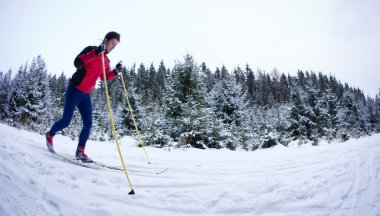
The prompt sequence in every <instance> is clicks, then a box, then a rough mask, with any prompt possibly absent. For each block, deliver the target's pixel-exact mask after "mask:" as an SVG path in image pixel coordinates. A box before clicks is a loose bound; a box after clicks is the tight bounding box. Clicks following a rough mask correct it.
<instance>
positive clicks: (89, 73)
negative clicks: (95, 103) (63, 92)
mask: <svg viewBox="0 0 380 216" xmlns="http://www.w3.org/2000/svg"><path fill="white" fill-rule="evenodd" d="M96 49H97V47H96V46H88V47H86V48H85V49H84V50H83V51H82V52H81V53H79V55H78V56H77V57H76V58H75V60H74V65H75V67H76V68H77V71H76V72H75V73H74V74H73V76H72V77H71V79H70V84H71V85H73V86H75V88H77V89H78V90H79V91H81V92H83V93H86V94H89V93H91V90H92V89H93V88H94V87H95V85H96V81H97V80H98V79H99V78H100V79H102V80H104V78H103V69H102V55H101V54H98V55H96V53H95V51H96ZM104 53H105V55H104V57H105V58H104V65H105V70H106V77H107V80H109V79H113V78H114V77H115V76H116V74H115V71H114V70H112V71H110V67H109V65H110V60H109V59H108V57H107V56H106V52H104Z"/></svg>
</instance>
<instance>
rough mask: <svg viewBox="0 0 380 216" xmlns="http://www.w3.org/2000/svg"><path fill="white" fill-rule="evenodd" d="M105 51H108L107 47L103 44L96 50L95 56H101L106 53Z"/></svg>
mask: <svg viewBox="0 0 380 216" xmlns="http://www.w3.org/2000/svg"><path fill="white" fill-rule="evenodd" d="M104 50H106V45H105V44H104V43H101V44H100V45H99V46H98V48H97V49H96V50H95V54H96V55H99V53H101V52H104Z"/></svg>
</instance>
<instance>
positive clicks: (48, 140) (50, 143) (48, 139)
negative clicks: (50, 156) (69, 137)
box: [45, 132, 55, 153]
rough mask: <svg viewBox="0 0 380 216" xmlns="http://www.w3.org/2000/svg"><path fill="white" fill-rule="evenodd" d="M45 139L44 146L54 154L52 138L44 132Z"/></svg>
mask: <svg viewBox="0 0 380 216" xmlns="http://www.w3.org/2000/svg"><path fill="white" fill-rule="evenodd" d="M45 138H46V146H47V148H48V150H49V151H50V152H52V153H55V151H54V148H53V136H52V135H50V133H49V132H46V134H45Z"/></svg>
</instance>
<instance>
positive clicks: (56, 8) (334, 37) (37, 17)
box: [0, 0, 380, 97]
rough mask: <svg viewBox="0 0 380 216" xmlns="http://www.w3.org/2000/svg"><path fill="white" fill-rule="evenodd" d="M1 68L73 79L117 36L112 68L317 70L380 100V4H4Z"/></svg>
mask: <svg viewBox="0 0 380 216" xmlns="http://www.w3.org/2000/svg"><path fill="white" fill-rule="evenodd" d="M0 2H1V3H0V29H1V33H0V41H2V44H1V45H0V47H1V48H2V52H0V71H3V72H7V71H8V70H9V69H10V68H12V70H13V72H14V73H16V72H17V70H18V68H19V67H20V65H22V64H25V63H26V62H27V61H28V62H29V63H30V62H31V60H32V58H34V57H36V56H37V55H42V57H43V58H44V60H45V62H46V64H47V66H48V71H49V72H50V73H52V74H60V73H62V72H64V73H65V74H66V76H68V77H71V75H72V74H73V73H74V71H75V68H74V65H73V61H74V58H75V56H76V55H77V54H78V53H79V52H80V51H82V50H83V48H85V47H86V46H88V45H98V44H99V43H100V42H101V39H103V37H104V35H105V34H106V33H107V32H108V31H117V32H119V33H120V34H121V43H120V44H119V45H118V46H117V47H116V48H115V50H114V51H113V52H112V53H110V54H109V58H110V60H111V65H115V64H116V63H117V62H118V61H119V60H122V61H123V62H124V64H125V65H126V66H127V67H130V66H131V65H132V64H133V63H136V64H140V63H144V64H145V65H146V66H149V65H150V64H151V63H153V64H154V65H155V66H156V68H157V66H158V64H159V62H160V61H161V60H163V61H164V63H165V65H166V66H167V67H172V66H173V65H174V64H175V61H176V60H180V61H182V60H183V56H184V55H186V54H187V53H190V54H191V55H193V56H194V58H195V60H196V62H198V63H199V64H200V63H202V62H203V61H204V62H206V65H207V66H208V67H209V68H210V69H211V70H212V71H215V68H216V67H221V66H222V65H223V64H224V65H225V66H226V67H227V69H228V70H229V71H232V70H233V69H234V68H235V67H237V66H238V65H240V66H241V67H245V65H246V64H247V63H248V64H249V65H250V66H251V67H252V68H253V69H254V70H257V69H258V68H259V69H261V70H265V71H267V72H271V71H272V70H273V68H277V69H278V70H279V71H280V72H283V73H286V74H287V73H289V74H291V75H294V74H296V72H297V70H298V69H300V70H309V71H310V70H312V71H315V72H322V73H324V74H327V75H328V74H332V75H334V76H336V78H337V79H339V80H340V81H341V82H343V83H345V82H347V83H348V84H349V85H350V86H353V87H358V88H360V89H362V90H363V91H364V93H365V94H366V95H369V96H371V97H374V96H375V94H376V93H378V89H379V88H380V58H379V57H380V1H379V0H229V1H227V0H120V1H114V0H107V1H100V0H99V1H97V0H64V1H52V0H28V1H25V0H0Z"/></svg>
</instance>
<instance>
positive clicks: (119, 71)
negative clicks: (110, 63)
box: [115, 61, 123, 75]
mask: <svg viewBox="0 0 380 216" xmlns="http://www.w3.org/2000/svg"><path fill="white" fill-rule="evenodd" d="M122 71H123V65H122V62H121V61H119V63H117V65H116V68H115V74H116V75H118V74H119V73H121V72H122Z"/></svg>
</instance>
